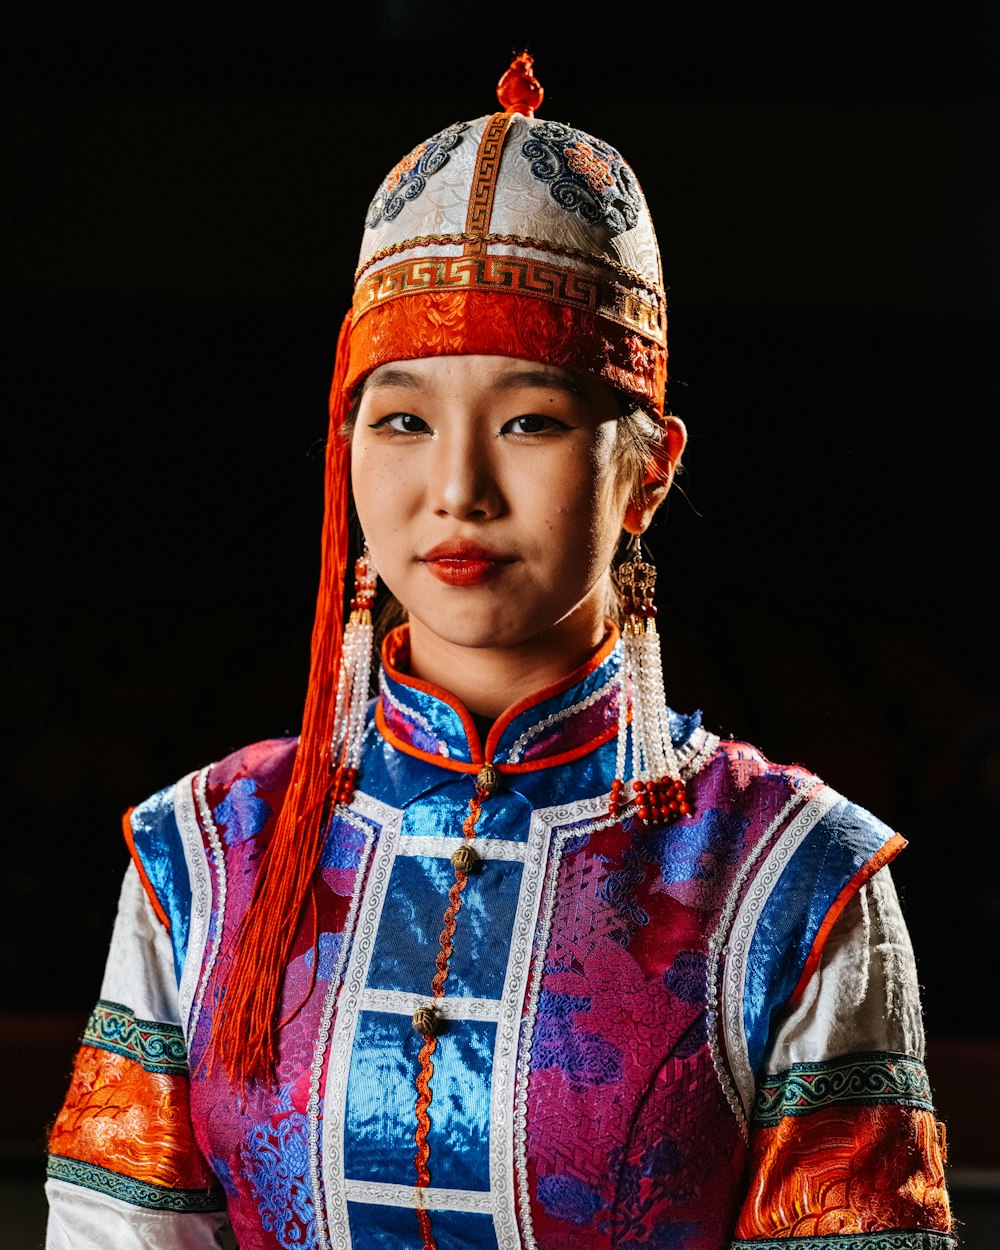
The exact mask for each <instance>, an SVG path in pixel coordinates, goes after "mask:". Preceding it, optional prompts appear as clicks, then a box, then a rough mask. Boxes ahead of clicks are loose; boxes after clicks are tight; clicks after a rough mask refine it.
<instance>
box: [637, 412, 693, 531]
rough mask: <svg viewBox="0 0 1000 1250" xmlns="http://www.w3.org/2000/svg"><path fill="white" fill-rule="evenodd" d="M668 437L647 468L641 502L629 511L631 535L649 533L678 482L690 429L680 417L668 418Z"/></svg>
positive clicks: (660, 445) (665, 435)
mask: <svg viewBox="0 0 1000 1250" xmlns="http://www.w3.org/2000/svg"><path fill="white" fill-rule="evenodd" d="M664 425H665V426H666V429H665V432H664V437H663V439H662V441H661V442H660V443H659V444H658V445H657V448H656V450H655V452H654V453H653V455H652V456H651V457H650V461H649V464H648V465H647V466H646V480H645V481H644V482H643V484H642V490H641V491H640V492H639V495H638V497H637V498H634V499H633V500H632V501H631V502H630V503H629V505H628V507H627V508H626V509H625V521H624V528H625V529H626V530H627V531H628V533H630V534H644V533H645V532H646V530H647V529H649V526H650V523H651V521H652V520H653V517H654V516H655V515H656V509H657V508H658V507H659V506H660V504H661V503H663V501H664V499H666V497H667V493H668V491H669V490H670V487H671V486H672V485H673V482H674V474H675V473H676V472H677V466H678V465H679V464H680V459H681V456H682V455H683V453H684V447H685V445H686V444H687V427H686V426H685V424H684V422H683V421H682V420H681V419H680V417H674V416H671V415H669V414H668V415H667V416H666V417H664Z"/></svg>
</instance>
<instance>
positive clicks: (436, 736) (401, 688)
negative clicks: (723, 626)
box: [375, 624, 700, 773]
mask: <svg viewBox="0 0 1000 1250" xmlns="http://www.w3.org/2000/svg"><path fill="white" fill-rule="evenodd" d="M409 650H410V640H409V629H408V627H407V626H405V625H404V626H400V627H399V628H398V629H394V630H392V631H391V633H390V634H389V635H388V636H387V637H386V639H385V642H384V643H383V645H382V668H381V672H380V674H379V697H378V703H377V705H376V709H375V720H376V724H377V725H378V729H379V731H380V733H381V734H382V736H383V737H384V738H385V739H386V740H387V741H388V742H389V743H391V744H392V745H393V746H395V747H397V748H398V749H399V750H401V751H405V752H406V754H407V755H414V756H417V757H418V758H420V759H425V760H427V761H428V762H431V763H434V764H438V765H440V766H441V767H443V768H447V769H451V770H453V771H456V772H468V773H471V772H476V771H478V769H480V768H481V767H482V765H483V764H484V763H490V764H493V765H495V766H496V767H497V768H498V769H499V770H500V772H503V773H520V772H533V771H535V770H536V769H539V768H548V767H552V766H553V765H557V764H565V763H569V761H571V760H574V759H578V758H580V757H581V756H583V755H587V754H589V753H590V752H591V751H594V750H596V749H597V748H598V747H599V746H602V745H603V744H604V743H605V742H609V741H610V740H611V739H612V738H614V737H615V736H616V735H617V733H618V699H619V685H618V674H619V670H620V668H621V660H622V657H621V642H620V639H619V635H618V630H617V628H616V627H615V626H614V625H611V624H609V626H608V632H607V633H606V634H605V637H604V640H603V642H602V643H601V645H600V646H599V647H598V649H597V650H596V651H595V653H594V654H593V655H592V656H591V657H590V659H589V660H587V662H586V663H585V664H582V665H581V666H580V667H579V668H577V669H574V670H573V672H572V673H569V674H567V675H566V676H565V677H563V678H562V679H561V680H559V681H557V682H554V683H553V684H552V685H550V686H545V687H544V688H543V689H541V690H538V691H536V692H535V693H534V694H532V695H529V696H528V697H527V698H525V699H522V700H520V702H518V703H515V704H513V705H512V706H511V707H509V708H507V710H506V711H505V712H503V713H502V714H501V715H500V716H499V717H498V718H497V720H496V721H495V723H494V725H493V727H492V729H491V730H490V733H489V737H488V738H487V739H486V742H485V743H484V742H482V741H481V740H480V736H479V731H478V729H477V728H476V724H475V721H474V720H473V718H472V715H471V714H470V712H469V711H468V709H467V708H466V707H464V706H463V704H462V703H461V702H460V701H459V700H458V699H456V698H455V696H454V695H453V694H450V693H449V692H448V691H447V690H444V689H442V688H441V687H440V686H434V685H432V684H431V683H430V682H425V681H421V680H420V679H419V678H417V677H411V676H410V675H409V673H407V672H406V669H407V667H408V665H409V658H410V657H409ZM699 723H700V715H699V714H698V713H695V714H694V715H693V716H676V715H675V714H673V713H671V736H672V737H673V738H674V740H675V746H677V747H680V746H682V745H684V743H686V742H687V740H688V739H689V738H690V736H691V734H692V733H693V732H694V730H695V729H696V728H697V727H698V724H699Z"/></svg>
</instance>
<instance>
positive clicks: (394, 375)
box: [363, 355, 609, 395]
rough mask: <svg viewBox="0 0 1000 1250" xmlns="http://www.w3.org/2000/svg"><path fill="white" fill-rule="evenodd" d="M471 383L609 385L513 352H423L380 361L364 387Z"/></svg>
mask: <svg viewBox="0 0 1000 1250" xmlns="http://www.w3.org/2000/svg"><path fill="white" fill-rule="evenodd" d="M455 384H459V385H463V386H464V385H473V386H482V387H486V388H489V389H490V390H494V391H501V392H502V391H513V390H521V389H532V388H534V389H539V390H556V391H562V392H568V393H569V394H572V395H583V394H587V393H588V392H591V391H592V390H595V389H597V390H602V391H603V390H605V389H609V388H606V387H605V386H604V384H603V383H601V382H599V381H597V380H596V379H592V378H587V377H584V376H582V375H580V374H577V373H573V372H572V371H570V370H569V369H562V368H560V367H559V366H558V365H549V364H545V363H543V362H539V361H532V360H523V359H520V358H518V357H515V356H464V355H443V356H427V357H422V358H420V359H417V360H396V361H390V362H389V363H388V364H384V365H380V366H379V367H378V368H377V369H375V370H373V371H372V373H371V374H369V376H368V378H367V379H366V381H365V383H364V387H363V389H364V390H366V391H367V390H373V389H375V388H397V389H407V390H414V391H430V390H434V389H437V388H438V387H440V386H452V385H455Z"/></svg>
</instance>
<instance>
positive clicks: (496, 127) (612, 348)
mask: <svg viewBox="0 0 1000 1250" xmlns="http://www.w3.org/2000/svg"><path fill="white" fill-rule="evenodd" d="M531 65H532V62H531V58H530V57H529V56H528V55H527V54H526V53H521V54H520V56H518V57H517V58H515V60H514V62H513V64H512V65H511V67H510V69H509V70H508V71H507V72H506V73H505V74H504V76H503V78H502V79H501V82H500V86H499V88H498V96H499V98H500V103H501V104H502V105H503V106H504V111H503V112H498V113H494V114H492V115H491V116H487V117H480V118H477V119H476V120H475V121H470V122H456V123H455V124H454V125H451V126H448V127H447V128H446V129H445V130H442V131H440V132H439V133H438V134H436V135H434V136H433V137H432V138H430V139H428V140H427V141H426V142H425V143H421V144H420V145H419V146H418V147H416V148H414V149H413V151H412V152H410V154H409V155H408V156H406V157H404V158H403V160H401V161H400V162H399V164H398V165H396V166H395V168H394V169H393V170H392V171H391V172H390V173H389V175H388V176H387V177H386V179H385V180H384V182H383V183H382V185H381V186H380V187H379V189H378V191H377V192H376V194H375V198H374V199H373V200H372V202H371V205H370V207H369V209H368V214H367V218H366V221H365V226H366V228H365V234H364V239H363V241H362V244H361V256H360V260H359V264H358V269H357V273H356V282H355V290H354V301H353V308H352V326H351V332H350V339H349V343H350V355H349V362H348V364H347V368H346V371H345V372H344V374H343V375H342V376H343V385H344V386H345V387H346V390H347V392H348V393H350V392H351V391H353V389H354V388H355V387H356V386H357V384H358V382H360V381H361V380H362V379H363V378H364V377H365V376H366V375H367V374H368V373H370V372H371V371H372V370H373V369H375V368H377V367H378V366H379V365H383V364H386V363H388V362H389V361H393V360H412V359H416V358H418V357H423V356H441V355H477V354H482V355H495V356H514V357H519V358H522V359H525V360H532V361H538V362H545V363H548V364H554V365H560V366H562V367H563V368H566V369H570V370H574V371H576V372H578V373H584V374H590V375H593V376H596V377H598V378H600V379H601V380H602V381H604V382H606V383H607V384H608V385H609V386H611V387H613V388H614V389H615V390H617V391H620V392H622V393H624V394H625V395H627V396H628V397H629V398H630V399H633V400H634V401H635V402H636V404H637V405H638V406H640V407H642V408H644V409H645V410H646V411H647V412H649V413H650V415H653V416H662V413H663V402H664V390H665V387H666V378H667V319H666V301H665V298H664V291H663V275H662V270H661V266H660V255H659V250H658V248H657V244H656V235H655V234H654V232H653V225H652V222H651V220H650V216H649V210H648V208H647V207H646V201H645V199H644V197H643V194H642V191H641V190H640V188H639V184H638V182H637V180H636V177H635V174H633V172H632V170H631V169H630V168H629V166H628V165H627V164H626V163H625V161H624V160H623V159H622V157H621V156H620V154H619V153H618V152H616V151H615V149H614V148H612V147H609V146H608V145H607V144H605V143H602V142H601V141H600V140H599V139H595V138H593V137H592V136H591V135H588V134H585V133H584V132H583V131H582V130H576V129H574V128H573V127H571V126H566V125H563V124H562V123H560V122H552V121H545V120H541V119H539V118H536V117H534V116H533V110H534V108H536V107H537V105H538V104H539V103H540V102H541V97H542V90H541V87H540V86H539V84H538V82H537V80H536V79H535V78H534V77H533V76H532V74H531ZM331 399H332V401H333V406H334V407H335V408H336V407H339V406H340V404H342V403H343V399H344V397H343V396H337V395H334V396H331Z"/></svg>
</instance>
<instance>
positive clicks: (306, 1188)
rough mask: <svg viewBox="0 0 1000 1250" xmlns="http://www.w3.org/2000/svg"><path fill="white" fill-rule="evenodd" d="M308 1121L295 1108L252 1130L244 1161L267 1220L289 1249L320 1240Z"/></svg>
mask: <svg viewBox="0 0 1000 1250" xmlns="http://www.w3.org/2000/svg"><path fill="white" fill-rule="evenodd" d="M307 1132H308V1121H307V1118H306V1116H304V1115H303V1114H302V1113H301V1112H299V1111H291V1112H289V1113H288V1115H285V1116H283V1117H281V1118H280V1119H278V1120H277V1121H276V1123H275V1124H274V1125H273V1126H272V1125H268V1124H259V1125H257V1126H256V1128H254V1129H253V1130H252V1132H251V1133H250V1134H249V1135H248V1137H247V1141H246V1143H245V1146H244V1149H243V1165H244V1168H245V1172H246V1175H247V1176H248V1177H249V1178H250V1183H251V1185H252V1186H253V1190H254V1196H255V1197H256V1199H257V1210H258V1211H259V1212H260V1220H261V1224H262V1225H263V1226H264V1228H265V1229H267V1231H268V1232H273V1233H274V1236H275V1237H276V1238H277V1240H278V1243H279V1245H281V1246H283V1247H284V1248H285V1250H297V1248H298V1247H311V1246H314V1245H315V1244H316V1210H315V1207H314V1205H313V1198H312V1192H311V1188H310V1184H309V1145H308V1139H307V1136H306V1134H307Z"/></svg>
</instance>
